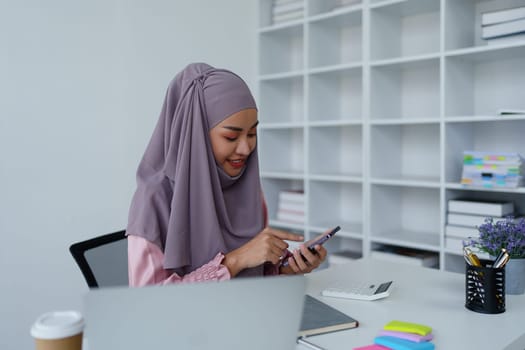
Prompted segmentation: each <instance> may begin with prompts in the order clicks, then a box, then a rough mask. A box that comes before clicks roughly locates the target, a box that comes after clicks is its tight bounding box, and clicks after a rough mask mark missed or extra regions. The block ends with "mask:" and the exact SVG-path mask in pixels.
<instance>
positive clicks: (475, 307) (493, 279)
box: [465, 260, 505, 314]
mask: <svg viewBox="0 0 525 350" xmlns="http://www.w3.org/2000/svg"><path fill="white" fill-rule="evenodd" d="M480 262H481V266H472V265H469V264H466V267H467V268H466V273H465V294H466V295H465V307H466V308H467V309H469V310H472V311H475V312H481V313H485V314H499V313H502V312H505V268H499V269H496V268H492V267H490V264H492V261H490V260H481V261H480Z"/></svg>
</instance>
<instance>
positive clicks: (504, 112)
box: [496, 34, 525, 115]
mask: <svg viewBox="0 0 525 350" xmlns="http://www.w3.org/2000/svg"><path fill="white" fill-rule="evenodd" d="M523 37H524V39H525V34H524V35H523ZM496 114H497V115H521V114H523V115H525V109H519V108H500V109H498V110H497V111H496Z"/></svg>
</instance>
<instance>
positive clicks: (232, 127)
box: [223, 121, 259, 132]
mask: <svg viewBox="0 0 525 350" xmlns="http://www.w3.org/2000/svg"><path fill="white" fill-rule="evenodd" d="M258 124H259V121H256V122H255V124H253V125H252V127H251V128H250V129H253V128H255V127H256V126H257V125H258ZM223 129H228V130H232V131H239V132H240V131H242V128H239V127H238V126H228V125H226V126H223Z"/></svg>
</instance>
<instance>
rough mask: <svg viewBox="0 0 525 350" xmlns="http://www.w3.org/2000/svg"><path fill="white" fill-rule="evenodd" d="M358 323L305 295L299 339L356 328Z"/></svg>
mask: <svg viewBox="0 0 525 350" xmlns="http://www.w3.org/2000/svg"><path fill="white" fill-rule="evenodd" d="M358 325H359V322H358V321H357V320H356V319H354V318H352V317H350V316H348V315H347V314H345V313H343V312H341V311H339V310H337V309H334V308H333V307H331V306H330V305H328V304H325V303H324V302H322V301H320V300H318V299H316V298H314V297H312V296H310V295H308V294H306V295H305V299H304V307H303V316H302V319H301V328H300V330H299V336H300V337H306V336H310V335H316V334H323V333H329V332H335V331H340V330H344V329H351V328H356V327H357V326H358Z"/></svg>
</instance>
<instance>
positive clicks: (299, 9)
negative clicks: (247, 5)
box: [272, 0, 304, 24]
mask: <svg viewBox="0 0 525 350" xmlns="http://www.w3.org/2000/svg"><path fill="white" fill-rule="evenodd" d="M303 17H304V1H303V0H274V1H273V4H272V23H273V24H279V23H283V22H287V21H293V20H296V19H301V18H303Z"/></svg>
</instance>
